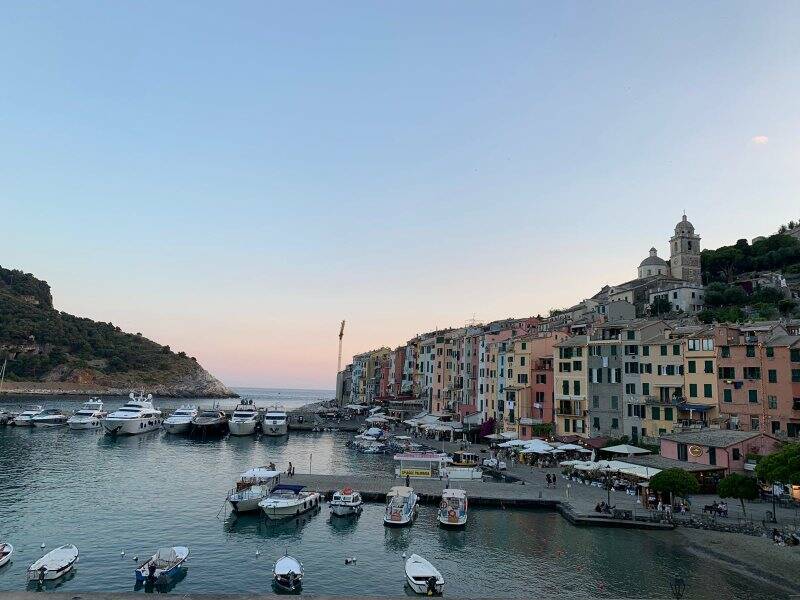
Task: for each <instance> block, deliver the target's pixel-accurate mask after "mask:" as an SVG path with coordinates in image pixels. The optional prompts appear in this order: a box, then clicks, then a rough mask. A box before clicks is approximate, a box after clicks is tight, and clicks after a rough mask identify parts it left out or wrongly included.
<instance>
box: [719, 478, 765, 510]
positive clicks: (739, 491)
mask: <svg viewBox="0 0 800 600" xmlns="http://www.w3.org/2000/svg"><path fill="white" fill-rule="evenodd" d="M717 492H718V493H719V497H720V498H735V499H736V500H738V501H739V502H741V504H742V512H743V513H744V515H745V516H747V511H746V510H745V507H744V501H745V500H755V499H756V498H758V484H757V483H756V480H755V479H753V478H752V477H748V476H747V475H741V474H740V473H731V474H730V475H727V476H725V477H723V478H722V481H720V482H719V487H718V488H717Z"/></svg>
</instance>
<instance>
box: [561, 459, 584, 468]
mask: <svg viewBox="0 0 800 600" xmlns="http://www.w3.org/2000/svg"><path fill="white" fill-rule="evenodd" d="M581 462H582V461H580V460H562V461H561V462H560V463H558V464H559V465H561V466H562V467H574V466H575V465H579V464H581Z"/></svg>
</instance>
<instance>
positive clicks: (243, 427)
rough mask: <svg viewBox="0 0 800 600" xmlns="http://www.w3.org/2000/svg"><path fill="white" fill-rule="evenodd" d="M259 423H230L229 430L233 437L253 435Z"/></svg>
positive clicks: (253, 421)
mask: <svg viewBox="0 0 800 600" xmlns="http://www.w3.org/2000/svg"><path fill="white" fill-rule="evenodd" d="M256 425H258V421H256V420H255V419H253V420H252V421H229V422H228V430H229V431H230V432H231V435H253V434H254V433H255V432H256Z"/></svg>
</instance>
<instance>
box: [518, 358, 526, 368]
mask: <svg viewBox="0 0 800 600" xmlns="http://www.w3.org/2000/svg"><path fill="white" fill-rule="evenodd" d="M519 366H520V367H524V366H525V357H524V356H520V357H519Z"/></svg>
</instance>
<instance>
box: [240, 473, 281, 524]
mask: <svg viewBox="0 0 800 600" xmlns="http://www.w3.org/2000/svg"><path fill="white" fill-rule="evenodd" d="M280 482H281V473H280V471H275V470H274V469H269V468H268V467H256V468H255V469H250V470H249V471H245V472H244V473H242V475H241V478H240V479H239V481H237V482H236V488H235V489H233V490H231V491H230V492H228V502H230V503H231V506H232V507H233V510H234V511H236V512H238V513H243V512H251V511H255V510H259V506H258V504H259V502H261V501H262V500H264V499H266V498H267V497H268V496H269V494H270V492H272V490H273V489H274V488H275V486H276V485H278V484H279V483H280Z"/></svg>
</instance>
